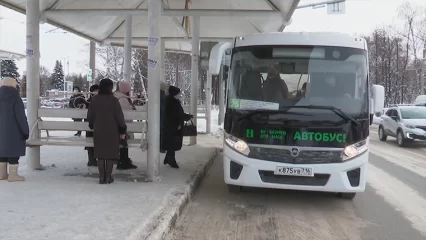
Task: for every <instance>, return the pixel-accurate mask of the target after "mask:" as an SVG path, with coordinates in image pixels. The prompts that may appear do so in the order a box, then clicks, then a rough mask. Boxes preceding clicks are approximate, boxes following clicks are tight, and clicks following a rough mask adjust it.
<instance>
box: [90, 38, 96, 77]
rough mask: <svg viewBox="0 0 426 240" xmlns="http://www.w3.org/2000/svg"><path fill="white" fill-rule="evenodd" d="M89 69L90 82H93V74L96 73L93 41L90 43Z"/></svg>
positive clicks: (94, 44)
mask: <svg viewBox="0 0 426 240" xmlns="http://www.w3.org/2000/svg"><path fill="white" fill-rule="evenodd" d="M89 67H90V69H91V71H92V82H93V81H94V79H95V73H96V43H95V42H94V41H90V56H89ZM89 84H90V83H89Z"/></svg>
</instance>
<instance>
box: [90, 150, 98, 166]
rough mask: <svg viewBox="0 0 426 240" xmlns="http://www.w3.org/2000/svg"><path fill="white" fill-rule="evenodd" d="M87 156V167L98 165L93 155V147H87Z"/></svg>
mask: <svg viewBox="0 0 426 240" xmlns="http://www.w3.org/2000/svg"><path fill="white" fill-rule="evenodd" d="M87 156H88V159H89V161H88V162H87V166H88V167H96V166H98V163H97V162H96V159H95V156H94V149H93V148H87Z"/></svg>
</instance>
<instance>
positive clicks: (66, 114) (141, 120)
mask: <svg viewBox="0 0 426 240" xmlns="http://www.w3.org/2000/svg"><path fill="white" fill-rule="evenodd" d="M123 114H124V119H125V120H126V121H132V122H130V123H126V125H127V132H129V133H140V134H142V137H141V138H140V139H129V140H128V146H129V148H141V149H142V151H144V150H146V148H147V138H146V136H147V129H148V126H147V124H148V121H147V112H146V110H145V109H139V110H137V111H123ZM38 116H39V119H38V121H37V122H36V123H35V124H34V125H33V126H30V137H29V139H28V140H27V146H28V147H38V146H44V145H46V146H49V145H50V146H75V147H93V138H91V137H83V138H81V137H74V136H50V134H48V136H47V137H41V136H40V137H39V138H34V132H35V131H42V130H45V131H47V132H50V131H72V132H75V131H92V130H91V129H90V128H89V124H88V122H74V121H72V120H71V119H73V118H77V119H84V118H86V117H87V109H58V108H57V109H55V108H52V109H49V108H40V109H38ZM42 118H48V120H43V119H42Z"/></svg>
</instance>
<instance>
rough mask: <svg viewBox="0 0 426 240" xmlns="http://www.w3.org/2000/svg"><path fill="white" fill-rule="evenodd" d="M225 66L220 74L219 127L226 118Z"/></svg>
mask: <svg viewBox="0 0 426 240" xmlns="http://www.w3.org/2000/svg"><path fill="white" fill-rule="evenodd" d="M224 70H225V68H224V65H221V66H220V73H219V121H218V123H219V125H222V123H223V119H224V118H225V91H226V90H225V80H224V79H223V73H224Z"/></svg>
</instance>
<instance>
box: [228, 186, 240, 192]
mask: <svg viewBox="0 0 426 240" xmlns="http://www.w3.org/2000/svg"><path fill="white" fill-rule="evenodd" d="M242 191H243V187H241V186H237V185H230V184H228V192H230V193H240V192H242Z"/></svg>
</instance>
